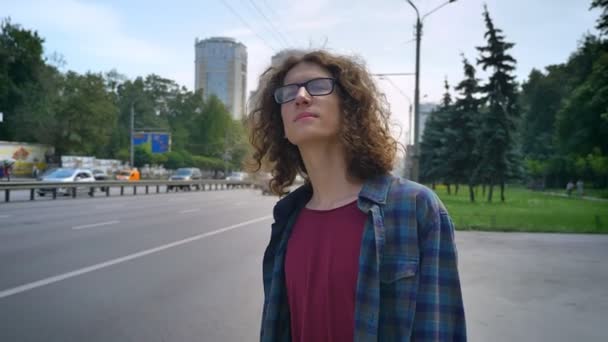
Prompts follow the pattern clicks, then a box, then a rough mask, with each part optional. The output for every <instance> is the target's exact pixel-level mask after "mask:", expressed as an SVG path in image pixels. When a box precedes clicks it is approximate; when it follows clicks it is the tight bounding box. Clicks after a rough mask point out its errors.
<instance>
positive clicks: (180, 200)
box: [167, 198, 187, 202]
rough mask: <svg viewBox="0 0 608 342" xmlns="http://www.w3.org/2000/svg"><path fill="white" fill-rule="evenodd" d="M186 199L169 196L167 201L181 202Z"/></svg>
mask: <svg viewBox="0 0 608 342" xmlns="http://www.w3.org/2000/svg"><path fill="white" fill-rule="evenodd" d="M186 199H187V198H169V200H168V201H167V202H183V201H185V200H186Z"/></svg>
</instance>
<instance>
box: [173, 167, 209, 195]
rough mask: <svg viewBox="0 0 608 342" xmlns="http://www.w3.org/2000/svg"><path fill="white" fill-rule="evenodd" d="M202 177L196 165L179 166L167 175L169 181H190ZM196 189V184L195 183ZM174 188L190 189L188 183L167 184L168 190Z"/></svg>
mask: <svg viewBox="0 0 608 342" xmlns="http://www.w3.org/2000/svg"><path fill="white" fill-rule="evenodd" d="M202 178H203V174H202V172H201V170H200V169H199V168H196V167H183V168H179V169H177V170H176V171H175V173H173V174H172V175H171V176H169V180H170V181H192V180H200V179H202ZM196 187H197V189H198V185H196ZM174 188H178V189H183V190H191V188H190V185H179V186H174V185H167V189H168V190H173V189H174Z"/></svg>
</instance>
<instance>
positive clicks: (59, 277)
mask: <svg viewBox="0 0 608 342" xmlns="http://www.w3.org/2000/svg"><path fill="white" fill-rule="evenodd" d="M271 218H272V215H268V216H263V217H258V218H256V219H253V220H249V221H245V222H241V223H237V224H235V225H232V226H228V227H224V228H220V229H218V230H214V231H212V232H208V233H203V234H198V235H195V236H192V237H189V238H186V239H183V240H179V241H175V242H171V243H168V244H165V245H162V246H158V247H154V248H150V249H146V250H143V251H141V252H137V253H133V254H129V255H127V256H124V257H121V258H116V259H112V260H109V261H106V262H102V263H99V264H96V265H93V266H89V267H84V268H81V269H79V270H75V271H72V272H68V273H64V274H60V275H56V276H54V277H49V278H46V279H42V280H38V281H35V282H32V283H29V284H25V285H21V286H17V287H13V288H11V289H6V290H3V291H0V299H2V298H5V297H10V296H13V295H16V294H19V293H22V292H26V291H30V290H33V289H35V288H38V287H42V286H46V285H50V284H53V283H57V282H60V281H62V280H66V279H70V278H74V277H77V276H80V275H83V274H87V273H91V272H94V271H98V270H101V269H104V268H107V267H110V266H114V265H118V264H122V263H124V262H127V261H130V260H134V259H138V258H141V257H144V256H146V255H150V254H154V253H158V252H161V251H164V250H166V249H169V248H173V247H178V246H181V245H185V244H187V243H190V242H194V241H197V240H201V239H204V238H208V237H210V236H213V235H217V234H221V233H224V232H227V231H230V230H233V229H236V228H240V227H244V226H247V225H250V224H252V223H257V222H261V221H265V220H268V219H271Z"/></svg>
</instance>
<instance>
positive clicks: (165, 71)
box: [0, 0, 599, 142]
mask: <svg viewBox="0 0 608 342" xmlns="http://www.w3.org/2000/svg"><path fill="white" fill-rule="evenodd" d="M413 2H414V4H415V5H416V6H417V7H418V10H419V11H420V15H421V16H422V15H424V14H425V13H427V12H429V11H432V10H433V9H435V8H436V7H438V6H440V5H442V4H444V3H445V2H446V0H413ZM590 3H591V0H509V1H507V0H486V1H482V0H457V1H456V2H453V3H450V4H448V5H446V6H444V7H442V8H441V9H439V10H437V11H436V12H434V13H432V14H430V15H429V16H427V17H426V18H425V19H424V21H423V25H424V26H423V36H422V42H421V63H420V94H421V95H420V96H421V102H438V101H439V100H440V98H441V96H442V94H443V92H444V88H443V82H444V79H446V78H447V80H448V82H449V83H450V85H452V86H454V85H455V84H457V83H458V82H459V81H460V80H462V78H463V71H462V57H461V54H464V56H465V57H466V58H467V59H468V60H469V61H471V62H475V60H476V58H477V57H478V56H479V55H478V52H477V50H476V49H475V47H476V46H481V45H484V37H483V34H484V32H485V31H486V28H485V23H484V21H483V16H482V12H483V5H484V4H486V5H487V6H488V10H489V12H490V16H491V17H492V19H493V21H494V25H495V26H496V27H497V28H500V29H502V30H503V33H504V35H505V37H506V40H507V41H508V42H513V43H515V46H514V48H513V49H512V50H511V54H512V56H513V57H514V58H515V59H516V60H517V66H516V67H517V69H516V71H515V75H516V78H517V80H518V82H520V83H521V82H523V81H525V79H526V77H527V75H528V74H529V73H530V71H531V70H532V68H536V69H540V70H542V69H544V67H546V66H547V65H551V64H557V63H563V62H565V61H566V60H567V58H568V56H569V55H570V54H571V53H572V52H574V51H575V49H576V47H577V45H578V42H579V41H580V39H581V38H582V36H583V35H584V34H585V33H597V31H596V30H595V28H594V26H595V20H596V18H597V17H598V16H599V11H597V10H593V11H589V4H590ZM6 17H11V21H12V22H13V23H15V24H19V25H21V26H22V27H24V28H26V29H31V30H36V31H37V32H38V33H39V35H40V36H42V37H43V38H44V39H45V43H44V49H45V55H46V56H49V57H50V56H52V55H53V54H55V55H58V56H61V57H62V59H63V60H64V62H65V64H64V66H63V67H62V69H63V70H64V71H65V70H75V71H77V72H81V73H83V72H86V71H92V72H106V71H109V70H112V69H115V70H117V71H118V72H120V73H122V74H124V75H126V76H128V77H129V78H135V77H137V76H145V75H148V74H151V73H155V74H157V75H160V76H162V77H165V78H169V79H172V80H174V81H176V82H177V83H179V84H180V85H183V86H186V87H187V88H189V89H191V90H192V89H193V88H194V41H195V38H200V39H204V38H208V37H215V36H227V37H232V38H235V39H236V40H238V41H240V42H242V43H243V44H245V45H246V46H247V52H248V61H249V66H248V82H247V83H248V90H249V91H250V90H254V89H256V88H257V79H258V76H259V75H260V73H261V72H262V71H263V70H264V69H265V68H266V67H268V65H269V63H270V57H271V56H272V55H273V54H274V53H276V52H278V51H280V50H281V49H283V48H288V47H289V48H325V49H328V50H330V51H333V52H336V53H341V54H347V55H355V56H358V57H359V58H362V59H363V60H364V61H365V62H366V64H367V67H368V69H369V70H370V72H372V73H410V72H414V71H415V52H416V50H415V49H416V45H415V43H414V41H413V38H414V24H415V20H416V14H415V12H414V10H413V8H412V7H411V6H410V5H409V4H408V3H407V2H406V1H405V0H374V1H371V0H331V1H329V0H307V1H285V0H282V1H279V0H198V1H195V0H173V1H160V0H145V1H144V0H129V1H124V0H105V1H103V0H97V1H95V0H0V18H6ZM478 75H479V77H480V78H481V79H482V80H485V79H487V74H486V73H484V72H482V71H481V70H478ZM378 84H379V85H380V87H381V89H382V91H383V92H384V93H385V94H386V96H387V99H388V102H389V103H390V106H391V111H392V115H393V119H394V120H395V122H396V123H397V125H399V126H400V127H401V128H402V129H401V130H400V136H399V138H400V140H401V141H403V142H405V140H406V139H407V138H408V131H409V121H410V120H409V117H408V108H409V104H410V101H411V100H413V97H414V77H413V76H392V77H391V81H390V82H389V81H387V80H381V79H379V80H378ZM452 95H455V94H454V92H453V90H452ZM397 134H399V132H398V133H397Z"/></svg>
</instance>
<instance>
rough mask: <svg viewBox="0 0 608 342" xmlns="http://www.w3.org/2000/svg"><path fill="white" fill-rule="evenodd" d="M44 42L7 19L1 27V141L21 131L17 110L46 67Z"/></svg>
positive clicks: (35, 33) (34, 33) (11, 137)
mask: <svg viewBox="0 0 608 342" xmlns="http://www.w3.org/2000/svg"><path fill="white" fill-rule="evenodd" d="M43 42H44V40H43V39H42V38H41V37H39V36H38V33H37V32H36V31H30V30H26V29H22V28H21V27H20V26H19V25H14V24H12V23H11V21H10V18H7V19H4V20H2V23H1V24H0V112H3V113H4V118H5V119H4V120H5V121H4V122H3V124H2V125H0V137H2V139H6V140H13V139H14V138H15V135H16V134H17V132H18V131H20V130H21V127H19V121H21V120H20V118H18V117H17V113H16V111H17V108H18V107H19V106H20V105H22V104H24V103H26V102H25V98H26V95H27V94H28V89H31V88H33V87H34V85H35V84H36V83H37V82H38V79H39V77H40V73H41V70H42V69H43V68H44V66H45V64H44V60H43V58H42V52H43V49H42V43H43Z"/></svg>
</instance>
